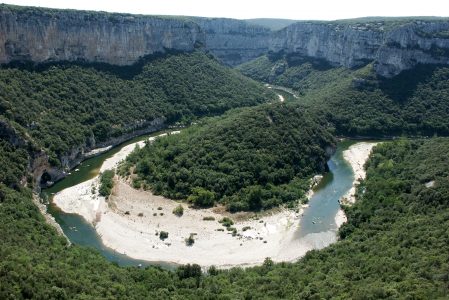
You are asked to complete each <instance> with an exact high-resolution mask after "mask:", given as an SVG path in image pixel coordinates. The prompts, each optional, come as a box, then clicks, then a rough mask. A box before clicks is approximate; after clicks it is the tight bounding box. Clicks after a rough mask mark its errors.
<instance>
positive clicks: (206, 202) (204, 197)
mask: <svg viewBox="0 0 449 300" xmlns="http://www.w3.org/2000/svg"><path fill="white" fill-rule="evenodd" d="M187 200H188V201H189V202H192V203H193V204H194V205H195V206H199V207H210V206H213V205H214V203H215V193H214V192H211V191H209V190H206V189H204V188H201V187H196V188H193V189H192V194H191V195H190V196H189V197H188V198H187Z"/></svg>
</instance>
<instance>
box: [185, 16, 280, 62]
mask: <svg viewBox="0 0 449 300" xmlns="http://www.w3.org/2000/svg"><path fill="white" fill-rule="evenodd" d="M194 21H195V22H196V23H197V24H198V25H199V26H200V28H201V30H202V31H203V32H204V33H205V39H206V43H205V46H206V49H207V50H208V51H210V52H211V53H213V54H214V55H215V56H216V57H217V58H218V59H219V60H221V61H222V62H224V63H226V64H227V65H231V66H236V65H239V64H241V63H244V62H247V61H250V60H252V59H254V58H256V57H259V56H261V55H263V54H265V53H267V51H268V42H269V37H270V34H271V31H270V30H269V29H268V28H264V27H261V26H257V25H251V24H249V23H247V22H245V21H239V20H233V19H209V18H195V19H194Z"/></svg>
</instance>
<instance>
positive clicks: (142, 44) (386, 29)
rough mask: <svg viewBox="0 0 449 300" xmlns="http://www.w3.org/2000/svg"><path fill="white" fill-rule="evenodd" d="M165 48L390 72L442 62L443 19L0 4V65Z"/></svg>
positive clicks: (127, 60)
mask: <svg viewBox="0 0 449 300" xmlns="http://www.w3.org/2000/svg"><path fill="white" fill-rule="evenodd" d="M167 49H170V50H178V51H193V50H194V49H203V50H205V51H209V52H211V53H212V54H214V55H215V56H216V57H217V58H218V59H219V60H221V61H222V62H223V63H225V64H228V65H231V66H235V65H238V64H241V63H244V62H247V61H249V60H252V59H254V58H256V57H258V56H261V55H263V54H265V53H267V52H268V51H271V52H284V53H295V54H299V55H302V56H305V57H312V58H318V59H323V60H326V61H327V62H329V63H331V64H333V65H337V66H345V67H348V68H353V67H359V66H362V65H365V64H367V63H371V62H374V66H375V69H376V71H377V73H378V74H380V75H382V76H386V77H390V76H394V75H396V74H398V73H400V72H401V71H402V70H406V69H410V68H413V67H414V66H415V65H417V64H449V21H448V19H445V18H411V17H410V18H360V19H353V20H341V21H333V22H323V21H303V22H297V23H294V24H291V25H289V26H287V27H285V28H283V29H281V30H279V31H271V30H270V29H269V28H268V27H264V26H260V25H256V24H250V23H249V22H247V21H243V20H233V19H225V18H200V17H167V16H144V15H131V14H121V13H113V14H111V13H105V12H90V11H75V10H57V9H46V8H33V7H20V6H10V5H0V64H7V63H9V62H13V61H32V62H38V63H39V62H51V61H87V62H104V63H109V64H114V65H131V64H133V63H135V62H136V61H137V60H138V59H139V58H142V57H143V56H146V55H150V54H153V53H157V52H164V51H166V50H167Z"/></svg>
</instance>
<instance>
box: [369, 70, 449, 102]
mask: <svg viewBox="0 0 449 300" xmlns="http://www.w3.org/2000/svg"><path fill="white" fill-rule="evenodd" d="M440 67H442V66H438V65H418V66H416V67H415V68H413V69H410V70H406V71H402V72H401V73H400V74H398V75H396V76H394V77H393V78H383V77H379V78H378V79H379V88H380V89H381V90H382V92H383V93H384V94H386V95H388V97H390V98H391V99H393V100H394V101H395V102H398V103H405V102H407V101H409V100H410V98H411V97H413V95H414V94H415V92H416V90H417V89H418V86H419V85H420V84H422V83H425V82H428V81H429V80H430V79H431V78H432V76H434V74H435V71H436V70H437V69H438V68H440Z"/></svg>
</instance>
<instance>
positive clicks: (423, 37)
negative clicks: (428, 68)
mask: <svg viewBox="0 0 449 300" xmlns="http://www.w3.org/2000/svg"><path fill="white" fill-rule="evenodd" d="M417 64H449V22H423V21H416V22H413V23H410V24H405V25H403V26H400V27H398V28H396V29H394V30H392V31H390V32H389V33H387V34H386V36H385V39H384V42H383V44H382V46H381V47H380V48H379V50H378V52H377V55H376V62H375V69H376V72H377V73H378V74H380V75H382V76H385V77H391V76H394V75H397V74H399V73H400V72H401V71H403V70H407V69H411V68H413V67H414V66H415V65H417Z"/></svg>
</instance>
